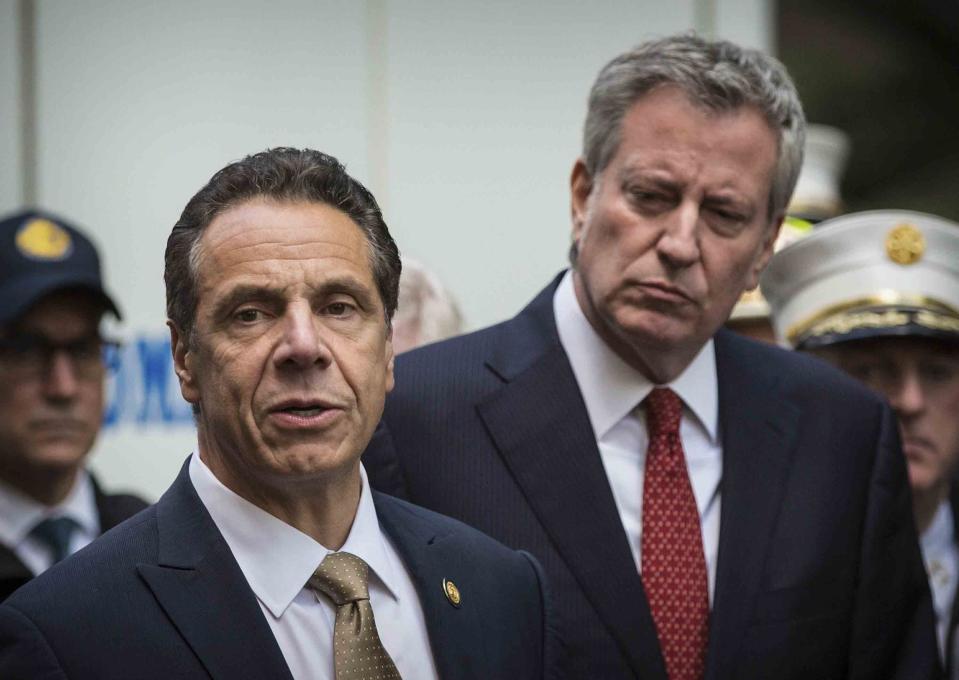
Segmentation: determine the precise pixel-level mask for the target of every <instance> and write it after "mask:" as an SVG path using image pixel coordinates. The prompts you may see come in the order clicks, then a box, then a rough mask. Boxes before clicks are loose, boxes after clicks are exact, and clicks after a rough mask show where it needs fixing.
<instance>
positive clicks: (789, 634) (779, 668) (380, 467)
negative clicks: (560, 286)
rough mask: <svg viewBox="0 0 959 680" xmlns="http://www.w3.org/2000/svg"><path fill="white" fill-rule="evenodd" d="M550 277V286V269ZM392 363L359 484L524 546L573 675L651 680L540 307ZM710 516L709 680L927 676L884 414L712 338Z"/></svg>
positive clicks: (920, 603) (899, 483)
mask: <svg viewBox="0 0 959 680" xmlns="http://www.w3.org/2000/svg"><path fill="white" fill-rule="evenodd" d="M557 281H558V279H557ZM557 281H554V283H553V285H551V286H550V287H548V288H547V289H546V290H545V291H543V292H542V293H541V294H540V295H539V296H538V297H537V298H536V299H535V300H534V301H533V302H532V303H531V304H530V305H529V306H528V307H527V308H526V309H524V310H523V311H522V312H521V313H520V314H519V315H518V316H517V317H515V318H514V319H512V320H510V321H507V322H504V323H502V324H499V325H497V326H493V327H491V328H487V329H485V330H481V331H478V332H476V333H472V334H470V335H466V336H462V337H459V338H455V339H452V340H449V341H446V342H442V343H439V344H437V345H433V346H430V347H426V348H422V349H420V350H415V351H413V352H410V353H408V354H405V355H401V356H400V357H398V358H397V361H396V388H395V390H394V392H393V393H392V394H391V395H390V397H389V398H388V400H387V406H386V411H385V414H384V417H383V422H382V423H381V425H380V427H379V428H378V430H377V433H376V434H375V435H374V439H373V442H372V443H371V445H370V447H369V448H368V449H367V452H366V454H365V458H364V462H365V464H366V467H367V470H368V472H369V473H370V479H371V481H372V483H373V484H374V486H376V487H377V488H380V489H382V490H384V491H387V492H389V493H393V494H395V495H398V496H400V497H405V498H408V499H410V500H412V501H413V502H415V503H418V504H420V505H424V506H426V507H429V508H432V509H434V510H437V511H438V512H442V513H444V514H448V515H451V516H453V517H457V518H459V519H461V520H463V521H465V522H467V523H469V524H472V525H473V526H475V527H477V528H479V529H480V530H481V531H484V532H485V533H488V534H489V535H491V536H494V537H495V538H498V539H499V540H501V541H503V542H504V543H506V544H507V545H509V546H513V547H522V548H525V549H526V550H529V551H530V552H532V553H533V554H534V555H535V556H536V557H537V558H539V560H540V561H541V563H542V564H543V566H544V568H545V570H546V573H547V576H548V578H549V581H550V586H551V588H552V592H553V594H554V595H555V602H556V607H557V609H558V611H559V614H560V622H561V624H562V630H561V633H562V636H563V638H564V639H565V641H566V643H567V646H568V649H567V652H568V655H569V660H570V661H569V663H570V665H569V668H568V670H569V672H570V675H571V676H572V677H577V678H604V679H609V678H643V679H644V680H649V679H657V680H665V678H666V674H665V669H664V663H663V660H662V656H661V653H660V649H659V644H658V641H657V638H656V633H655V629H654V624H653V621H652V618H651V616H650V612H649V607H648V603H647V600H646V597H645V593H644V590H643V584H642V581H641V579H640V576H639V574H638V573H637V570H636V567H635V563H634V561H633V558H632V554H631V553H630V549H629V546H628V544H627V541H626V536H625V532H624V531H623V527H622V523H621V521H620V518H619V515H618V513H617V509H616V505H615V502H614V500H613V495H612V492H611V490H610V486H609V483H608V480H607V477H606V473H605V470H604V468H603V465H602V462H601V459H600V456H599V451H598V449H597V446H596V441H595V436H594V434H593V431H592V428H591V426H590V422H589V419H588V416H587V412H586V407H585V404H584V403H583V399H582V396H581V394H580V392H579V388H578V386H577V383H576V380H575V378H574V376H573V373H572V370H571V368H570V364H569V361H568V359H567V357H566V354H565V352H564V350H563V348H562V346H561V345H560V343H559V338H558V336H557V333H556V326H555V321H554V318H553V311H552V297H553V291H554V289H555V286H556V283H557ZM715 348H716V366H717V372H718V382H719V417H720V432H721V437H722V445H723V478H722V483H721V493H722V517H721V521H720V535H719V555H718V565H717V577H716V590H715V597H714V601H713V603H712V613H711V619H710V634H709V650H708V655H707V674H706V677H707V678H709V679H710V680H716V679H719V678H743V679H745V678H756V679H760V678H762V679H768V678H777V679H778V680H781V679H786V678H796V679H797V680H798V679H803V680H805V679H809V678H816V679H817V680H823V679H825V678H845V677H849V678H909V679H910V680H915V679H917V678H927V677H933V676H935V674H936V669H935V665H936V663H937V660H936V649H935V639H934V634H933V625H932V620H933V614H932V609H931V599H930V595H929V591H928V586H927V583H926V579H925V574H924V570H923V565H922V561H921V557H920V553H919V548H918V543H917V539H916V533H915V528H914V526H913V520H912V514H911V502H910V496H909V488H908V486H907V484H906V476H905V465H904V460H903V457H902V454H901V451H900V446H899V442H898V434H897V430H896V424H895V421H894V419H893V418H892V415H891V412H890V410H889V409H888V407H886V406H885V405H884V404H883V402H881V401H880V400H879V399H878V398H877V397H875V396H874V395H873V394H872V393H870V392H868V391H867V390H866V389H864V388H863V387H861V386H860V385H858V384H857V383H855V382H854V381H852V380H850V379H848V378H846V377H844V376H842V375H841V374H840V373H839V372H837V371H835V370H833V369H831V368H828V367H827V366H825V364H823V363H822V362H819V361H817V360H815V359H812V358H810V357H806V356H800V355H796V354H792V353H788V352H785V351H782V350H780V349H778V348H774V347H769V346H766V345H762V344H759V343H755V342H752V341H750V340H747V339H745V338H742V337H740V336H737V335H734V334H732V333H730V332H727V331H721V332H719V333H718V334H717V336H716V338H715Z"/></svg>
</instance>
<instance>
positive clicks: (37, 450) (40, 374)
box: [0, 211, 146, 601]
mask: <svg viewBox="0 0 959 680" xmlns="http://www.w3.org/2000/svg"><path fill="white" fill-rule="evenodd" d="M106 312H110V313H111V314H113V315H114V316H115V317H117V318H120V312H119V309H118V308H117V306H116V304H115V303H114V301H113V299H112V298H111V297H110V296H109V295H108V294H107V293H106V291H105V290H104V288H103V283H102V280H101V276H100V259H99V257H98V255H97V251H96V249H95V248H94V246H93V244H92V243H91V242H90V241H89V239H87V238H86V237H85V236H84V235H83V234H82V233H81V232H80V231H78V230H77V229H76V228H75V227H73V226H72V225H70V224H68V223H67V222H65V221H63V220H62V219H60V218H58V217H54V216H52V215H49V214H44V213H39V212H35V211H24V212H20V213H17V214H15V215H11V216H7V217H5V218H2V219H0V601H2V600H4V599H6V597H7V596H8V595H9V594H10V593H12V592H13V591H14V590H16V589H17V588H19V587H20V586H21V585H23V584H24V583H26V582H27V581H28V580H30V579H31V578H32V577H34V576H36V575H37V574H39V573H41V572H43V571H45V570H46V569H47V568H48V567H50V566H51V565H52V564H54V563H55V562H58V561H59V560H61V559H62V558H64V557H65V556H67V555H69V554H71V553H73V552H75V551H77V550H79V549H80V548H82V547H83V546H85V545H86V544H87V543H89V542H90V541H92V540H93V539H94V538H96V537H97V536H98V535H99V534H100V533H102V532H103V531H105V530H107V529H109V528H111V527H112V526H114V525H115V524H118V523H119V522H121V521H123V520H124V519H126V518H127V517H129V516H131V515H133V514H135V513H136V512H139V511H140V510H142V509H143V508H144V507H146V503H145V502H144V501H142V500H141V499H139V498H136V497H134V496H129V495H106V494H104V493H103V492H102V491H101V490H100V488H99V487H98V486H97V484H96V482H95V481H94V480H93V478H92V477H91V476H90V474H89V473H87V472H86V471H85V470H84V460H85V459H86V456H87V454H88V453H89V451H90V449H91V447H92V446H93V442H94V439H95V438H96V436H97V432H98V431H99V429H100V423H101V421H102V418H103V377H104V363H103V347H104V340H103V338H102V337H101V335H100V320H101V318H102V317H103V315H104V313H106Z"/></svg>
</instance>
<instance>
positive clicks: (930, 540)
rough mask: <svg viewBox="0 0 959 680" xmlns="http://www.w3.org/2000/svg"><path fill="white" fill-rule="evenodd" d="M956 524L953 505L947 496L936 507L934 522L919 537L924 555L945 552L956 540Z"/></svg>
mask: <svg viewBox="0 0 959 680" xmlns="http://www.w3.org/2000/svg"><path fill="white" fill-rule="evenodd" d="M954 527H955V525H954V524H953V517H952V506H951V505H950V504H949V499H948V498H947V499H946V500H944V501H943V502H942V503H940V504H939V507H938V508H937V509H936V514H935V515H933V518H932V522H930V523H929V526H928V527H927V528H926V530H925V531H924V532H922V535H921V536H920V537H919V544H920V546H921V547H922V552H923V554H924V555H936V554H937V553H940V552H943V551H944V550H945V549H946V548H948V547H949V546H951V545H952V544H953V542H954V541H955V533H954V532H955V528H954Z"/></svg>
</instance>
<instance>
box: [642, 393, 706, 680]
mask: <svg viewBox="0 0 959 680" xmlns="http://www.w3.org/2000/svg"><path fill="white" fill-rule="evenodd" d="M644 403H645V405H646V428H647V430H648V432H649V449H648V451H647V452H646V475H645V478H644V481H643V528H642V531H643V533H642V539H641V541H642V560H641V561H642V578H643V587H644V588H645V590H646V597H647V599H648V600H649V607H650V610H651V612H652V615H653V621H654V622H655V624H656V633H657V634H658V636H659V645H660V649H661V650H662V652H663V658H664V659H665V661H666V673H667V675H668V676H669V678H670V680H701V679H702V678H703V676H704V674H705V668H706V640H707V637H708V634H709V590H708V589H709V583H708V580H707V576H706V558H705V556H704V552H703V536H702V531H701V529H700V527H699V510H698V509H697V507H696V498H695V496H693V487H692V485H691V484H690V482H689V473H688V472H687V470H686V457H685V455H684V454H683V444H682V442H681V441H680V439H679V420H680V417H681V416H682V412H683V404H682V401H680V399H679V397H678V396H676V393H675V392H673V391H672V390H670V389H667V388H661V387H657V388H656V389H654V390H653V391H652V392H650V394H649V396H648V397H646V400H645V402H644Z"/></svg>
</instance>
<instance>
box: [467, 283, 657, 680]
mask: <svg viewBox="0 0 959 680" xmlns="http://www.w3.org/2000/svg"><path fill="white" fill-rule="evenodd" d="M554 289H555V283H554V285H553V286H551V287H550V288H547V289H546V291H544V292H543V293H541V294H540V295H539V296H538V297H537V298H536V300H534V301H533V302H532V303H530V305H529V307H527V309H526V310H524V311H523V312H522V313H521V314H520V316H519V317H517V318H516V319H514V321H513V322H512V323H511V324H510V327H509V328H510V333H512V335H511V336H508V337H507V341H506V342H505V343H504V346H502V347H501V351H500V352H499V353H498V354H497V355H496V356H493V357H491V359H490V361H489V362H488V365H489V367H490V369H491V370H492V371H493V372H494V373H496V374H497V375H499V376H500V377H501V378H502V379H503V380H504V381H505V383H506V384H505V385H504V386H503V388H502V389H501V390H500V391H498V392H497V393H496V394H494V395H493V396H492V397H491V398H489V399H487V400H486V401H484V402H482V403H480V404H478V405H477V410H478V412H479V415H480V417H481V418H482V420H483V422H484V423H485V425H486V427H487V429H488V430H489V433H490V435H491V437H492V439H493V441H494V443H495V445H496V448H497V450H498V451H499V453H500V455H501V456H502V457H503V460H504V461H505V463H506V465H507V466H508V468H509V470H510V472H511V473H512V475H513V477H514V478H515V480H516V482H517V484H518V485H519V486H520V487H521V488H522V490H523V493H524V494H525V496H526V498H527V500H528V502H529V505H530V507H531V509H532V511H533V512H534V513H535V515H536V517H537V518H538V520H539V522H540V523H541V524H542V526H543V528H544V529H545V530H546V533H547V534H548V535H549V537H550V539H551V540H552V542H553V544H554V545H555V546H556V549H557V551H558V552H559V554H560V555H561V556H562V558H563V560H564V562H565V563H566V565H567V567H569V569H570V571H571V572H572V573H573V575H574V577H575V578H576V580H577V582H578V583H579V586H580V588H581V589H582V590H583V592H584V593H585V595H586V597H587V599H588V600H589V601H590V602H591V603H592V605H593V607H594V608H595V610H596V612H597V613H598V615H599V617H600V619H601V620H602V621H603V622H604V623H605V624H606V626H607V627H608V629H609V632H610V633H611V634H612V635H613V636H614V638H615V639H616V640H617V642H618V643H619V646H620V649H621V650H622V653H623V654H624V656H625V657H626V658H627V659H628V660H629V663H630V665H631V667H632V668H633V671H634V672H635V674H636V675H637V676H641V677H643V678H665V677H666V674H665V668H664V665H663V661H662V655H661V653H660V650H659V644H658V642H657V637H656V631H655V627H654V624H653V620H652V617H651V615H650V613H649V605H648V603H647V600H646V595H645V592H644V591H643V586H642V582H641V581H640V578H639V574H638V572H637V570H636V565H635V562H634V561H633V557H632V553H631V551H630V549H629V545H628V543H627V541H626V535H625V532H624V531H623V526H622V522H621V520H620V518H619V513H618V511H617V509H616V504H615V501H614V499H613V495H612V491H611V489H610V487H609V480H608V479H607V477H606V471H605V468H604V467H603V464H602V461H601V459H600V456H599V450H598V449H597V446H596V441H595V438H594V436H593V429H592V426H591V424H590V422H589V417H588V415H587V412H586V406H585V404H584V403H583V399H582V395H581V393H580V391H579V387H578V385H577V383H576V378H575V376H574V375H573V372H572V368H571V367H570V365H569V360H568V359H567V357H566V353H565V352H564V351H563V349H562V346H561V345H560V343H559V339H558V337H557V335H556V329H555V322H554V320H553V315H552V294H553V290H554Z"/></svg>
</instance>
